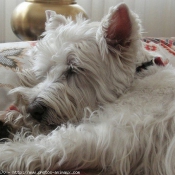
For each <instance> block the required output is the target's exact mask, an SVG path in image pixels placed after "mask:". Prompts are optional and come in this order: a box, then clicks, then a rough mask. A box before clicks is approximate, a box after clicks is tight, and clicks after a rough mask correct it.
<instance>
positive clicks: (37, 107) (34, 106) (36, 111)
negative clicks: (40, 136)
mask: <svg viewBox="0 0 175 175" xmlns="http://www.w3.org/2000/svg"><path fill="white" fill-rule="evenodd" d="M45 111H46V107H45V106H43V105H42V104H40V103H38V102H33V103H31V104H30V105H29V106H28V108H27V112H28V113H30V115H31V116H32V117H33V118H34V119H36V120H38V121H39V122H40V121H41V120H42V118H43V114H44V113H45Z"/></svg>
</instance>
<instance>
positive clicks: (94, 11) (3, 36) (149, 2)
mask: <svg viewBox="0 0 175 175" xmlns="http://www.w3.org/2000/svg"><path fill="white" fill-rule="evenodd" d="M23 1H24V0H0V43H2V42H14V41H19V39H17V38H16V36H15V35H14V34H13V32H12V30H11V26H10V18H11V13H12V11H13V9H14V8H15V7H16V6H17V4H19V3H21V2H23ZM77 2H78V4H79V5H81V6H82V7H83V8H84V9H85V10H86V12H87V14H88V15H89V17H90V18H91V19H92V20H97V21H99V20H100V19H101V18H102V17H103V15H104V14H106V13H107V11H108V8H109V7H110V6H114V5H116V4H118V3H120V2H125V3H126V4H128V6H129V7H130V8H131V9H132V10H134V11H135V12H136V13H138V14H139V16H140V18H141V19H142V24H143V26H144V29H145V32H146V33H144V36H151V37H152V36H154V37H172V36H174V37H175V0H77Z"/></svg>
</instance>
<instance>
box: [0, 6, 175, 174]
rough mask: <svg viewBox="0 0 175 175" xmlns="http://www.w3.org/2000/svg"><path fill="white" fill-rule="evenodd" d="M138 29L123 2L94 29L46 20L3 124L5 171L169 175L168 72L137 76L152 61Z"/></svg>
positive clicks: (172, 146)
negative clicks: (143, 64)
mask: <svg viewBox="0 0 175 175" xmlns="http://www.w3.org/2000/svg"><path fill="white" fill-rule="evenodd" d="M140 28H141V27H140V20H139V19H138V16H137V15H136V14H135V13H133V12H131V11H130V10H129V9H128V7H127V6H126V5H125V4H120V5H118V6H116V7H113V8H111V9H110V11H109V13H108V14H107V15H106V16H105V17H104V18H103V20H102V21H101V22H100V23H97V22H89V21H87V20H84V19H83V18H82V17H81V15H79V16H78V17H77V19H76V22H73V21H71V19H66V18H65V17H64V16H61V15H57V14H55V13H54V12H51V11H48V12H47V23H46V32H45V33H44V34H43V38H42V39H41V40H40V41H38V44H37V46H36V47H35V48H34V49H33V51H32V54H33V55H32V56H31V58H33V66H32V67H31V68H30V69H28V70H24V71H23V72H22V73H20V74H19V78H20V80H21V84H22V85H21V86H20V87H17V88H15V89H14V90H12V92H11V93H14V94H17V95H18V96H19V98H18V101H17V102H16V106H17V108H18V110H16V111H14V110H13V111H10V112H7V113H5V114H4V116H3V117H4V119H3V120H1V127H2V128H1V130H4V132H5V135H8V137H9V138H11V140H10V139H9V140H8V141H6V142H5V143H3V144H0V169H1V170H2V172H4V171H6V172H7V173H9V174H16V171H20V172H23V174H27V172H28V173H31V172H33V173H38V174H39V173H41V171H45V170H47V171H48V172H53V174H54V173H55V171H59V170H89V169H91V170H95V171H97V172H101V174H105V175H106V174H107V175H112V174H115V175H116V174H117V175H140V174H144V175H174V174H175V165H174V164H175V163H174V159H175V68H174V67H173V66H172V65H171V64H170V63H169V64H165V65H164V66H158V65H156V64H153V65H152V66H149V67H147V68H146V69H145V70H142V71H140V72H137V71H136V68H138V67H139V66H141V65H142V63H145V62H148V63H150V62H151V61H152V60H153V59H154V58H153V56H151V55H149V54H148V53H147V52H146V51H145V50H144V48H143V47H142V42H141V40H140V39H141V29H140ZM161 61H162V62H164V61H163V60H161ZM152 62H154V61H152ZM152 62H151V63H152ZM3 117H1V118H3ZM9 130H10V131H11V132H14V133H15V135H13V134H12V133H11V132H10V133H9ZM52 130H53V131H52ZM50 131H52V132H50ZM49 132H50V133H49ZM1 137H3V135H2V136H1ZM24 171H25V172H24ZM18 173H19V172H18Z"/></svg>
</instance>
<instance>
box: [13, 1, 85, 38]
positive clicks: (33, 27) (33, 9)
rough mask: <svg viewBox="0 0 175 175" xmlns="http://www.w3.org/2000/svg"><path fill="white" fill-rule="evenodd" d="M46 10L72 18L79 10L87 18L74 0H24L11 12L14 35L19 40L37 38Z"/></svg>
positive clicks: (44, 19)
mask: <svg viewBox="0 0 175 175" xmlns="http://www.w3.org/2000/svg"><path fill="white" fill-rule="evenodd" d="M46 10H53V11H56V13H58V14H62V15H65V16H66V17H68V16H71V17H72V19H75V16H76V15H77V14H78V13H80V12H81V13H82V14H83V16H84V17H85V18H88V17H87V14H86V12H85V10H84V9H83V8H82V7H81V6H79V5H78V4H77V3H76V1H75V0H25V2H22V3H21V4H19V5H18V6H17V7H16V8H15V9H14V11H13V13H12V18H11V27H12V30H13V32H14V33H15V35H16V36H17V37H18V38H20V39H21V40H29V41H33V40H37V39H38V37H39V36H40V35H41V33H42V32H43V31H44V29H45V22H46V16H45V11H46Z"/></svg>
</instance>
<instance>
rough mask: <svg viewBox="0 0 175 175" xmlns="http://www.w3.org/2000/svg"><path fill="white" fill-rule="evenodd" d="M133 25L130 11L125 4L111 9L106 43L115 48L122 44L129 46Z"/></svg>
mask: <svg viewBox="0 0 175 175" xmlns="http://www.w3.org/2000/svg"><path fill="white" fill-rule="evenodd" d="M131 31H132V25H131V19H130V14H129V9H128V7H127V6H126V5H125V4H120V5H119V6H118V7H115V8H114V9H111V12H110V16H109V19H108V26H107V28H106V41H107V43H108V44H109V45H111V46H113V47H115V46H116V45H118V44H120V45H122V46H125V45H127V44H128V43H127V42H128V39H129V37H130V35H131Z"/></svg>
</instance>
